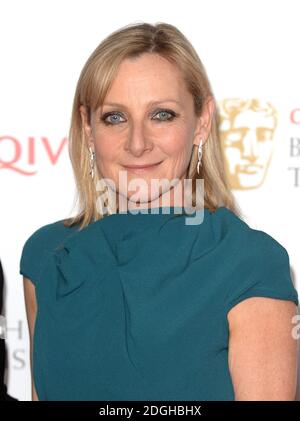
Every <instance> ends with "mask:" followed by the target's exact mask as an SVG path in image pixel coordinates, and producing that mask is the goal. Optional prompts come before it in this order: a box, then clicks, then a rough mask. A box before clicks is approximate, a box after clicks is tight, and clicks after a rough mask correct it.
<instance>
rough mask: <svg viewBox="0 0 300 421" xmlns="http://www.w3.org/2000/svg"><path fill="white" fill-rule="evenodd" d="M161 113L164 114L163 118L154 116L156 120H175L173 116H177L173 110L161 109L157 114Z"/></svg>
mask: <svg viewBox="0 0 300 421" xmlns="http://www.w3.org/2000/svg"><path fill="white" fill-rule="evenodd" d="M159 114H160V115H161V116H162V118H158V119H157V118H154V120H160V121H170V120H173V118H174V117H175V113H174V112H173V111H167V110H160V111H158V112H157V113H156V114H155V115H159Z"/></svg>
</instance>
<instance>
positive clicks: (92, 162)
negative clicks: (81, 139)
mask: <svg viewBox="0 0 300 421" xmlns="http://www.w3.org/2000/svg"><path fill="white" fill-rule="evenodd" d="M89 151H90V176H91V177H92V179H94V166H95V152H94V151H93V149H92V148H91V146H89Z"/></svg>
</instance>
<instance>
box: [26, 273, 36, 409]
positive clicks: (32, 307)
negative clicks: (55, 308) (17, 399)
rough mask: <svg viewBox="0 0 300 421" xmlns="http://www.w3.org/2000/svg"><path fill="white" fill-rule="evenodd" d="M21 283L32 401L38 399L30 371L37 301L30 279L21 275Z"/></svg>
mask: <svg viewBox="0 0 300 421" xmlns="http://www.w3.org/2000/svg"><path fill="white" fill-rule="evenodd" d="M23 285H24V298H25V307H26V314H27V323H28V329H29V337H30V368H31V379H32V381H31V395H32V397H31V399H32V400H33V401H38V400H39V399H38V396H37V393H36V390H35V385H34V380H33V372H32V354H33V333H34V325H35V318H36V311H37V303H36V297H35V286H34V284H33V283H32V282H31V281H30V279H28V278H25V277H23Z"/></svg>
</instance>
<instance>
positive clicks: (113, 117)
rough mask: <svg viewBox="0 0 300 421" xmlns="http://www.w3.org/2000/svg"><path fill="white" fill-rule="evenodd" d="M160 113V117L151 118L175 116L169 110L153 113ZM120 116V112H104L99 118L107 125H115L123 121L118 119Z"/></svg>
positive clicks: (162, 119)
mask: <svg viewBox="0 0 300 421" xmlns="http://www.w3.org/2000/svg"><path fill="white" fill-rule="evenodd" d="M157 115H160V118H153V120H157V121H159V122H160V121H171V120H173V119H174V118H175V117H176V113H174V111H171V110H159V111H158V112H156V113H155V114H154V116H157ZM120 118H122V115H121V114H120V113H116V112H114V113H105V114H104V115H103V116H102V117H101V120H102V121H103V122H104V123H105V124H107V125H113V126H116V125H117V124H119V123H123V122H124V120H120Z"/></svg>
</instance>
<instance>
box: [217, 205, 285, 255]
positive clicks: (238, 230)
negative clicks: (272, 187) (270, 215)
mask: <svg viewBox="0 0 300 421" xmlns="http://www.w3.org/2000/svg"><path fill="white" fill-rule="evenodd" d="M213 226H214V228H215V231H216V233H217V234H218V235H219V236H220V237H221V238H222V236H224V237H226V236H228V239H230V240H231V241H233V242H235V243H236V245H237V246H241V245H243V246H244V247H242V248H241V249H240V251H241V252H242V251H243V250H244V251H245V252H250V251H251V250H252V252H253V253H257V252H260V251H268V250H273V251H274V252H276V251H277V252H279V253H284V254H285V253H286V249H285V247H284V246H283V245H282V244H281V243H280V242H279V241H278V239H276V238H275V237H273V236H272V235H271V234H270V233H268V232H266V231H264V230H261V229H257V228H254V227H252V226H251V225H250V224H249V223H248V222H246V220H245V219H243V217H241V216H239V215H237V214H235V213H234V212H233V211H231V210H230V209H228V208H226V207H221V208H218V209H217V211H216V213H215V220H214V224H213ZM247 246H248V247H247Z"/></svg>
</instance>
